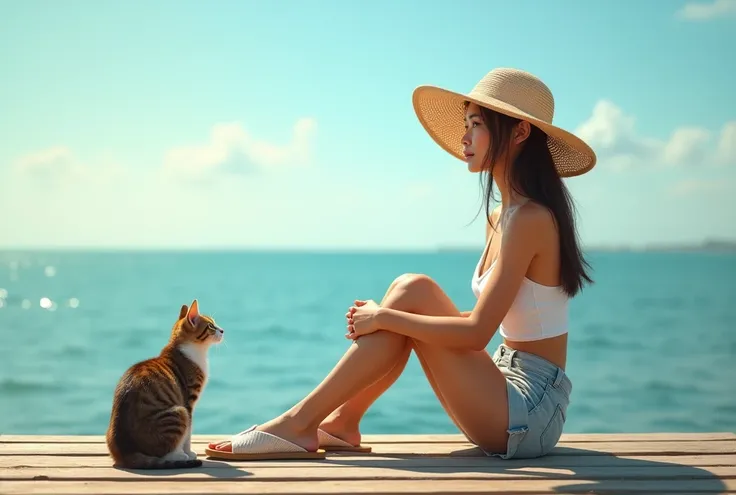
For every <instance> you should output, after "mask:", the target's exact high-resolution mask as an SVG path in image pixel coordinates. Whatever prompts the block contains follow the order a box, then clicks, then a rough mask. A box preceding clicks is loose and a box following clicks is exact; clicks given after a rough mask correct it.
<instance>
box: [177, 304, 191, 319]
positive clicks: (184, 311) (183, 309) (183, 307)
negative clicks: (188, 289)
mask: <svg viewBox="0 0 736 495" xmlns="http://www.w3.org/2000/svg"><path fill="white" fill-rule="evenodd" d="M187 311H189V307H188V306H187V305H186V304H182V305H181V309H180V310H179V319H180V320H181V319H182V318H184V317H185V316H186V315H187Z"/></svg>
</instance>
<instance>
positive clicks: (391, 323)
mask: <svg viewBox="0 0 736 495" xmlns="http://www.w3.org/2000/svg"><path fill="white" fill-rule="evenodd" d="M550 221H551V217H550V216H549V213H548V212H547V211H546V210H545V209H543V208H539V207H535V206H534V205H525V206H522V207H521V208H519V210H518V211H517V212H516V213H515V214H514V215H513V217H512V219H511V221H510V222H509V225H508V226H507V227H506V231H505V232H504V236H503V241H502V243H501V250H500V253H499V256H498V259H497V261H496V265H495V267H494V269H493V271H492V272H491V274H490V278H489V280H488V286H487V287H486V288H485V290H484V291H483V292H482V293H481V295H480V297H479V298H478V302H477V303H476V305H475V307H474V308H473V310H472V311H470V312H467V313H469V315H468V316H427V315H420V314H414V313H407V312H404V311H399V310H396V309H392V308H379V309H378V310H377V312H376V316H375V317H376V323H377V327H378V328H381V329H384V330H388V331H390V332H394V333H399V334H401V335H406V336H407V337H410V338H412V339H416V340H420V341H423V342H427V343H430V344H435V345H439V346H442V347H450V348H457V349H474V350H482V349H485V347H486V346H487V345H488V342H489V341H490V340H491V338H492V337H493V335H494V334H495V333H496V330H497V329H498V327H499V325H500V324H501V321H502V320H503V318H504V316H505V315H506V312H507V311H508V309H509V308H510V307H511V304H512V303H513V301H514V298H515V297H516V294H517V292H518V291H519V287H520V285H521V282H522V280H523V279H524V277H525V276H526V273H527V269H528V267H529V265H530V263H531V261H532V259H533V258H534V256H536V254H537V252H538V250H539V247H540V246H539V245H538V244H539V239H540V237H541V236H540V235H539V232H540V231H542V230H543V229H545V228H546V227H548V223H547V222H550Z"/></svg>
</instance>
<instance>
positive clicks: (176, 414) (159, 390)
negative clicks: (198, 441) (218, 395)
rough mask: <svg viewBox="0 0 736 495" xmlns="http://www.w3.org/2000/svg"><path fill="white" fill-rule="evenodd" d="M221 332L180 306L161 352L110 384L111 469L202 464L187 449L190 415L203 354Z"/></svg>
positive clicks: (204, 369) (201, 380)
mask: <svg viewBox="0 0 736 495" xmlns="http://www.w3.org/2000/svg"><path fill="white" fill-rule="evenodd" d="M223 334H224V330H223V329H222V328H220V327H219V326H218V325H217V324H216V323H215V321H214V319H212V318H211V317H209V316H205V315H202V314H200V313H199V305H198V302H197V300H196V299H195V300H194V301H193V302H192V304H191V306H190V307H187V305H186V304H185V305H182V307H181V310H180V311H179V319H178V320H177V321H176V323H175V324H174V326H173V328H172V330H171V336H170V338H169V341H168V343H167V344H166V346H165V347H164V348H163V349H162V350H161V353H160V354H159V355H158V356H156V357H153V358H150V359H147V360H145V361H140V362H138V363H136V364H134V365H133V366H131V367H130V368H128V369H127V370H126V371H125V373H123V376H122V377H121V378H120V380H119V381H118V383H117V386H116V388H115V392H114V396H113V402H112V412H111V415H110V424H109V426H108V429H107V434H106V442H107V448H108V450H109V452H110V455H111V456H112V458H113V460H114V465H115V466H116V467H120V468H125V469H182V468H194V467H199V466H201V465H202V461H201V460H200V459H197V454H196V453H195V452H193V451H192V448H191V435H192V415H193V412H194V406H195V405H196V403H197V401H198V400H199V398H200V396H201V394H202V392H203V390H204V387H205V384H206V382H207V376H208V372H209V370H208V361H207V353H208V350H209V347H210V346H211V345H212V344H219V343H220V342H221V341H222V339H223Z"/></svg>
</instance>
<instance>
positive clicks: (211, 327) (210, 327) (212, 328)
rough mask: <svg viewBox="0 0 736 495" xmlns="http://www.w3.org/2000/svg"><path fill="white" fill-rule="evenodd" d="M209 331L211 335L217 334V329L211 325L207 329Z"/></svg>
mask: <svg viewBox="0 0 736 495" xmlns="http://www.w3.org/2000/svg"><path fill="white" fill-rule="evenodd" d="M207 331H208V332H209V333H215V327H213V326H212V325H210V326H208V327H207Z"/></svg>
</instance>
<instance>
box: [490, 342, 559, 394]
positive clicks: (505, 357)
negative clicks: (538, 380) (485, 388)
mask: <svg viewBox="0 0 736 495" xmlns="http://www.w3.org/2000/svg"><path fill="white" fill-rule="evenodd" d="M494 360H495V361H496V362H497V363H499V364H501V365H504V366H507V367H509V368H511V369H513V368H518V369H521V370H523V371H525V372H531V373H537V374H539V375H541V376H543V377H545V378H547V379H548V380H550V382H551V383H552V386H553V387H555V388H557V389H561V390H563V391H564V392H565V393H566V395H567V396H568V397H569V396H570V394H571V393H572V382H571V381H570V378H569V377H568V376H567V373H565V370H563V369H562V368H560V367H559V366H557V365H556V364H554V363H552V362H550V361H547V360H546V359H544V358H543V357H540V356H537V355H535V354H531V353H528V352H524V351H519V350H516V349H513V348H511V347H509V346H507V345H505V344H501V345H499V346H498V349H497V350H496V355H495V356H494Z"/></svg>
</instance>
